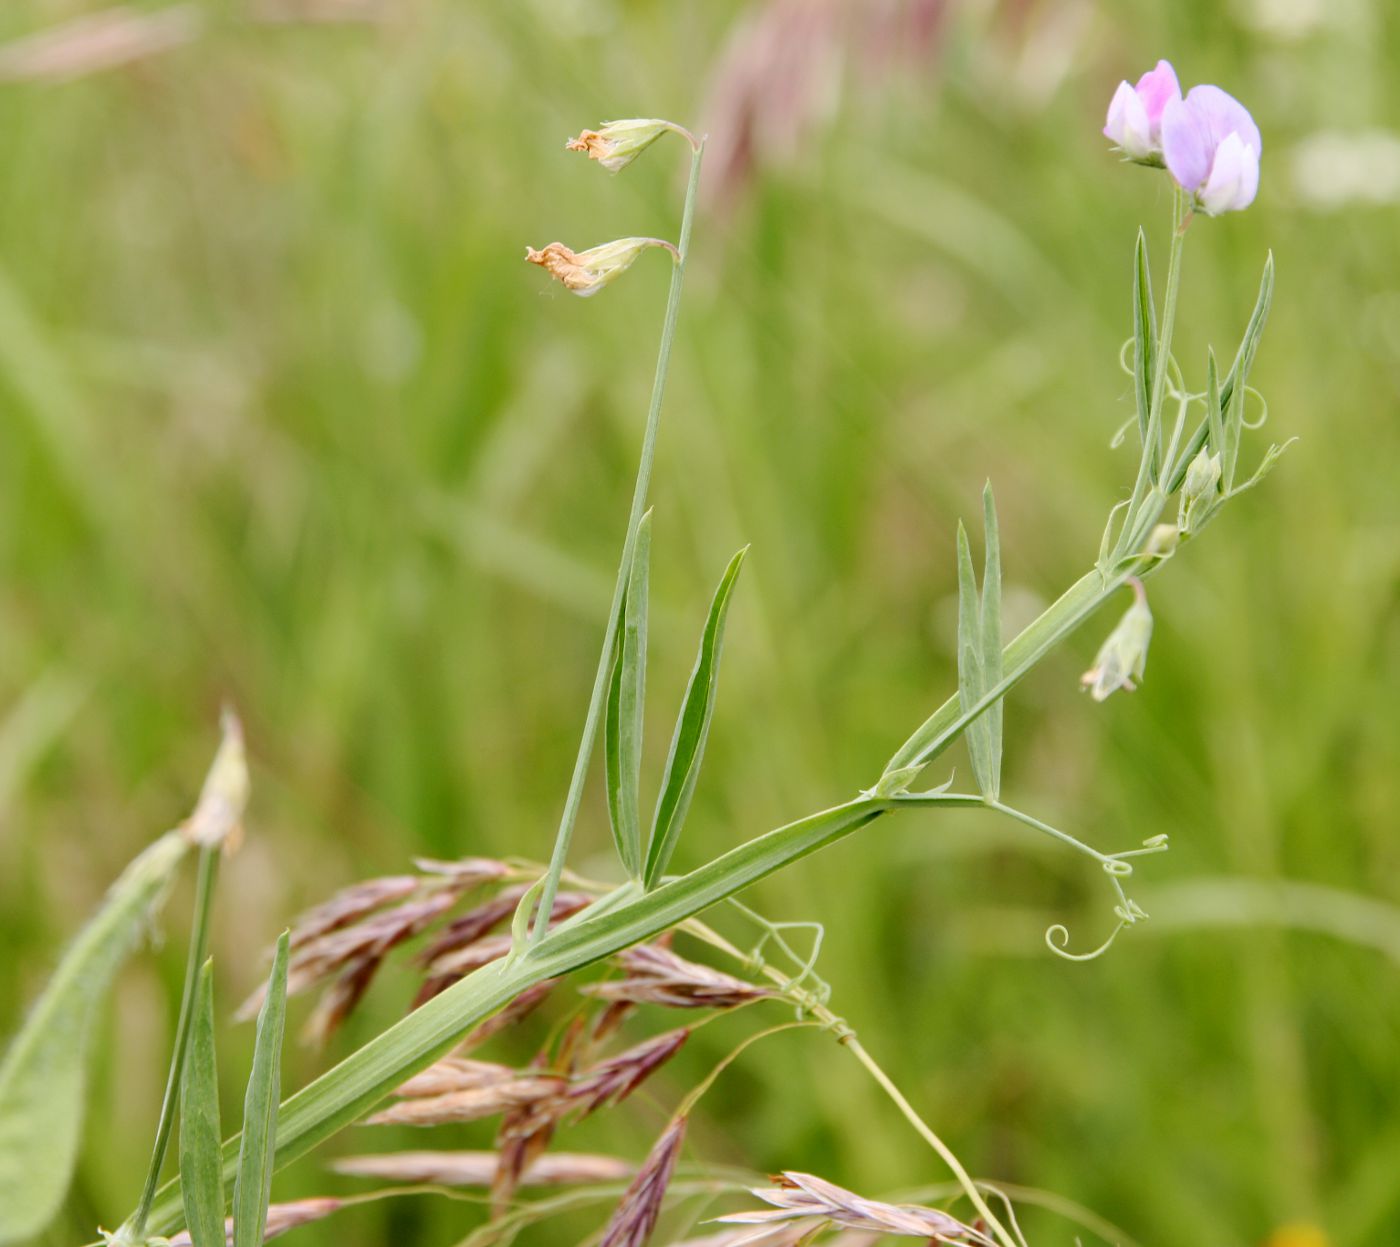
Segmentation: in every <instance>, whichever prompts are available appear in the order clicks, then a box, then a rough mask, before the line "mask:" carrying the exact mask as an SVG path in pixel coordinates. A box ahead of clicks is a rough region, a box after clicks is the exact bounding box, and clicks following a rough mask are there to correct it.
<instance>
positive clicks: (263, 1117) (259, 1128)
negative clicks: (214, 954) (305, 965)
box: [233, 931, 288, 1247]
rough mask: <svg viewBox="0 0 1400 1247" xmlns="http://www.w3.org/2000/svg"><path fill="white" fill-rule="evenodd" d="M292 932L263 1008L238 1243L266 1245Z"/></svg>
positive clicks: (247, 1116)
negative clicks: (289, 942)
mask: <svg viewBox="0 0 1400 1247" xmlns="http://www.w3.org/2000/svg"><path fill="white" fill-rule="evenodd" d="M287 938H288V937H287V932H285V931H283V932H282V936H281V938H280V939H279V940H278V941H277V952H276V953H275V954H274V956H273V958H272V973H271V974H270V975H269V976H268V981H267V995H266V997H265V998H264V999H263V1005H262V1009H261V1010H260V1011H259V1013H258V1034H257V1039H256V1041H255V1042H254V1045H253V1070H252V1073H250V1074H249V1075H248V1092H247V1095H246V1096H245V1097H244V1101H243V1136H242V1139H241V1141H240V1143H239V1149H238V1174H237V1176H236V1177H235V1178H234V1183H233V1247H262V1241H263V1231H264V1230H265V1229H266V1227H267V1204H268V1200H269V1199H270V1198H271V1195H272V1169H273V1157H274V1155H275V1149H276V1144H277V1102H278V1098H279V1097H280V1095H281V1090H282V1032H283V1030H284V1028H285V1026H286V1020H287Z"/></svg>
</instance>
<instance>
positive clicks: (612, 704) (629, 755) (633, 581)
mask: <svg viewBox="0 0 1400 1247" xmlns="http://www.w3.org/2000/svg"><path fill="white" fill-rule="evenodd" d="M650 573H651V512H650V511H648V512H647V513H646V514H645V515H643V516H642V519H641V523H640V525H639V526H638V528H637V542H636V545H635V547H634V548H633V552H632V567H631V570H630V572H629V573H628V579H627V593H626V595H625V597H624V598H623V602H622V619H621V625H622V626H621V627H620V628H619V629H618V658H617V665H616V666H615V667H614V669H613V677H612V684H611V686H610V688H609V691H608V721H607V728H606V737H605V745H606V750H607V755H608V756H607V767H606V770H607V777H608V813H609V815H610V816H611V819H612V829H613V839H614V841H615V842H616V843H617V854H618V857H620V858H621V859H622V865H623V868H624V869H625V870H626V871H627V873H628V875H629V876H630V877H631V878H633V879H639V878H641V873H642V820H641V813H640V809H641V784H642V719H643V705H644V702H645V700H646V672H647V609H648V597H649V594H650V588H649V582H650Z"/></svg>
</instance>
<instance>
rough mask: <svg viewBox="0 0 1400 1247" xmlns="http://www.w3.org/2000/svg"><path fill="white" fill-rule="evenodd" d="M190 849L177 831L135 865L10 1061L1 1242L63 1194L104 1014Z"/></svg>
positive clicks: (81, 939)
mask: <svg viewBox="0 0 1400 1247" xmlns="http://www.w3.org/2000/svg"><path fill="white" fill-rule="evenodd" d="M188 849H189V842H188V841H187V840H186V839H185V837H184V836H182V835H181V834H180V833H179V832H175V831H172V832H168V833H167V834H166V835H164V836H162V837H161V838H160V839H159V840H157V841H156V842H155V843H154V844H152V845H151V846H150V847H149V848H147V849H146V850H145V851H144V852H143V853H141V855H140V856H139V857H137V858H136V859H135V860H134V861H133V862H132V863H131V864H130V865H129V866H128V867H127V868H126V870H125V871H124V872H123V873H122V876H121V878H120V879H118V880H117V882H116V883H115V884H113V885H112V888H111V890H110V891H109V892H108V893H107V896H106V899H105V900H104V901H103V903H102V907H101V908H100V909H99V910H98V911H97V913H96V914H95V915H94V916H93V917H92V918H91V919H90V920H89V922H88V924H87V926H85V927H84V928H83V930H82V932H81V933H80V934H79V936H78V938H77V939H76V940H75V941H74V942H73V944H72V946H71V947H70V948H69V949H68V952H67V953H66V954H65V955H64V957H63V960H62V961H60V962H59V965H58V969H57V971H56V972H55V973H54V976H53V978H52V979H51V980H50V982H49V984H48V986H47V987H46V988H45V989H44V991H43V994H42V995H41V996H40V997H39V999H38V1002H37V1003H36V1004H35V1005H34V1008H33V1010H32V1011H31V1013H30V1014H29V1017H28V1018H27V1019H26V1021H25V1023H24V1025H23V1026H22V1027H21V1028H20V1030H19V1033H18V1034H17V1035H16V1036H15V1038H14V1041H13V1042H12V1043H11V1045H10V1048H9V1051H8V1052H6V1054H5V1057H4V1060H3V1061H0V1243H12V1242H16V1241H18V1240H20V1239H26V1238H30V1237H32V1236H33V1235H35V1234H37V1233H39V1231H41V1230H42V1229H43V1228H44V1227H45V1225H47V1224H48V1222H49V1220H50V1218H52V1217H53V1215H54V1214H55V1213H56V1212H57V1211H58V1209H59V1207H60V1205H61V1204H62V1202H63V1197H64V1195H65V1194H66V1192H67V1190H68V1182H69V1179H70V1178H71V1176H72V1173H73V1163H74V1160H75V1158H76V1156H77V1150H78V1141H79V1138H80V1136H81V1132H82V1123H83V1102H84V1094H85V1091H86V1084H87V1058H88V1052H89V1049H90V1048H91V1046H92V1038H93V1033H94V1028H95V1023H96V1019H97V1014H98V1012H99V1010H100V1009H101V1008H102V1005H103V1002H104V1000H105V999H106V996H107V991H108V988H109V987H110V986H111V983H112V979H113V977H114V975H115V974H116V972H117V969H118V968H119V967H120V966H121V964H122V962H123V961H125V960H126V957H127V954H128V953H129V952H131V950H132V949H133V948H134V947H135V946H136V944H137V943H138V942H139V941H140V939H141V936H142V934H143V933H144V932H145V930H146V929H147V926H148V924H149V921H150V916H151V913H152V911H153V910H154V909H155V908H156V907H157V906H158V905H159V903H160V901H161V899H162V898H163V896H164V893H165V890H166V887H167V885H168V884H169V882H170V880H171V878H172V877H173V876H174V873H175V868H176V867H177V866H178V865H179V863H180V860H181V858H183V857H184V855H185V853H186V852H187V851H188Z"/></svg>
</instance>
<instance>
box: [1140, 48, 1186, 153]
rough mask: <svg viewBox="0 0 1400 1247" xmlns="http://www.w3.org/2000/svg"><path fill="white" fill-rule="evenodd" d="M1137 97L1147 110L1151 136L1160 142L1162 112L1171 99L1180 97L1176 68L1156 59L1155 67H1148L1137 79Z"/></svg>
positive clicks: (1169, 63)
mask: <svg viewBox="0 0 1400 1247" xmlns="http://www.w3.org/2000/svg"><path fill="white" fill-rule="evenodd" d="M1136 90H1137V97H1138V99H1139V100H1141V101H1142V106H1143V108H1144V109H1145V110H1146V112H1147V123H1148V125H1149V126H1150V127H1151V131H1152V138H1153V141H1154V142H1155V143H1158V144H1160V142H1161V138H1162V112H1163V110H1164V109H1165V108H1166V106H1167V105H1168V104H1169V103H1171V101H1172V100H1179V99H1180V98H1181V84H1180V83H1179V82H1178V81H1177V78H1176V70H1174V69H1173V68H1172V66H1171V62H1170V61H1158V62H1157V65H1156V68H1155V69H1150V70H1148V71H1147V73H1145V74H1143V76H1142V77H1141V78H1139V79H1138V83H1137V89H1136Z"/></svg>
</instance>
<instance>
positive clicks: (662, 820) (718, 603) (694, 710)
mask: <svg viewBox="0 0 1400 1247" xmlns="http://www.w3.org/2000/svg"><path fill="white" fill-rule="evenodd" d="M747 553H748V547H747V546H746V547H745V548H744V549H742V550H740V551H739V552H738V553H737V554H736V555H735V556H734V557H733V558H732V559H730V560H729V566H728V567H727V568H725V571H724V575H723V577H722V578H721V579H720V582H719V587H718V588H717V589H716V590H715V596H714V599H713V601H712V602H711V603H710V614H709V617H708V618H707V619H706V620H705V631H704V632H703V633H702V635H701V638H700V652H699V654H698V655H697V656H696V659H695V667H694V669H693V670H692V671H691V673H690V683H689V684H688V685H687V686H686V690H685V699H684V701H683V702H682V703H681V712H680V715H679V716H678V717H677V719H676V730H675V733H674V734H673V735H672V737H671V752H670V756H669V757H668V758H667V759H666V771H665V774H664V776H663V778H662V781H661V796H660V797H659V798H658V800H657V803H656V816H655V818H654V819H653V821H652V828H651V840H650V841H649V843H648V847H647V864H646V886H647V887H648V888H652V887H655V886H656V884H657V881H658V880H659V879H660V878H661V876H662V875H664V874H665V873H666V867H667V865H668V864H669V863H670V861H671V854H672V853H673V852H674V851H675V848H676V841H677V840H678V839H679V837H680V833H681V826H682V825H683V824H684V822H685V816H686V814H687V813H689V811H690V801H691V798H692V797H693V796H694V795H695V781H696V779H697V778H698V776H699V774H700V763H701V761H702V760H703V758H704V754H705V741H706V738H707V737H708V736H709V732H710V719H711V717H712V716H713V714H714V706H715V690H716V688H717V686H718V682H719V660H720V650H721V649H722V647H723V645H724V621H725V617H726V616H727V615H728V613H729V598H730V595H731V593H732V592H733V589H734V581H735V580H736V579H737V578H738V575H739V568H740V567H742V566H743V562H744V555H745V554H747Z"/></svg>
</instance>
